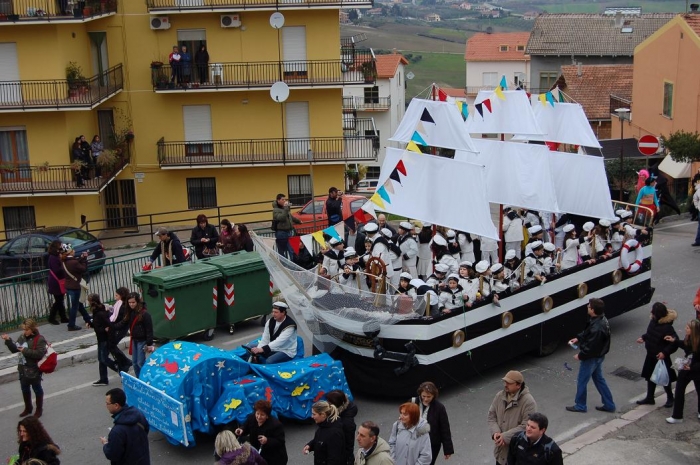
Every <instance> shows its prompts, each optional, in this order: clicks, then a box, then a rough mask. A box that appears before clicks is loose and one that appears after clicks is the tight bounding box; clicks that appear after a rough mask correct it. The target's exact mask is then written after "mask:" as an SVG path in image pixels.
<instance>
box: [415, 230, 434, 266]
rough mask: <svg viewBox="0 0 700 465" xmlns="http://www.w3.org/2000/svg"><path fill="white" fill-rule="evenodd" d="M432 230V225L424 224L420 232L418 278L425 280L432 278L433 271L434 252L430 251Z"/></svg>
mask: <svg viewBox="0 0 700 465" xmlns="http://www.w3.org/2000/svg"><path fill="white" fill-rule="evenodd" d="M432 228H433V225H432V224H430V223H423V227H422V228H421V230H420V232H418V265H417V266H416V273H417V276H420V277H421V278H423V279H425V278H426V277H427V276H430V273H431V271H432V269H433V252H432V251H431V250H430V244H431V242H432V240H433V229H432ZM414 276H416V275H414Z"/></svg>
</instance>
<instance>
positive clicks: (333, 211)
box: [326, 187, 343, 226]
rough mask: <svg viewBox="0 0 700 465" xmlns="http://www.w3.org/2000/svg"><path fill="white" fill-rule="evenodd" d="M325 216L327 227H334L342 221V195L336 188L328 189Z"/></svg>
mask: <svg viewBox="0 0 700 465" xmlns="http://www.w3.org/2000/svg"><path fill="white" fill-rule="evenodd" d="M326 215H327V216H328V226H334V225H336V224H338V223H340V222H341V221H343V193H342V192H340V191H339V190H338V188H336V187H331V188H330V189H328V199H326Z"/></svg>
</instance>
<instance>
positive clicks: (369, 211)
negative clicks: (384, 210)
mask: <svg viewBox="0 0 700 465" xmlns="http://www.w3.org/2000/svg"><path fill="white" fill-rule="evenodd" d="M361 208H362V210H364V211H366V212H367V214H368V215H370V216H371V217H372V218H376V217H377V212H376V211H374V205H373V204H372V202H365V203H364V204H363V205H362V207H361ZM358 211H360V210H358Z"/></svg>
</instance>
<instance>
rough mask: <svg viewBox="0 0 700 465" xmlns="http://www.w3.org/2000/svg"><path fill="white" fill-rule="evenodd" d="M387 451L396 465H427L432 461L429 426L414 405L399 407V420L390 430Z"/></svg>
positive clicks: (408, 403) (408, 404)
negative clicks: (388, 450)
mask: <svg viewBox="0 0 700 465" xmlns="http://www.w3.org/2000/svg"><path fill="white" fill-rule="evenodd" d="M389 449H390V453H391V459H392V460H393V461H394V463H395V464H396V465H429V464H430V463H431V461H432V460H433V454H432V450H431V448H430V425H429V424H428V420H426V419H425V418H421V416H420V410H419V409H418V406H417V405H416V404H414V403H412V402H406V403H405V404H402V405H401V406H400V407H399V419H398V421H396V422H395V423H394V426H393V427H392V428H391V437H390V438H389Z"/></svg>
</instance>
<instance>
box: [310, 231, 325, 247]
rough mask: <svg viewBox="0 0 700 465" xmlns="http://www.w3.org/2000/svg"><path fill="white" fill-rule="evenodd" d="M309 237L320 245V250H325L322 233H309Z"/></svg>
mask: <svg viewBox="0 0 700 465" xmlns="http://www.w3.org/2000/svg"><path fill="white" fill-rule="evenodd" d="M311 237H313V238H314V239H316V242H318V243H319V244H320V245H321V248H322V249H325V248H326V240H325V239H324V238H323V231H316V232H315V233H311Z"/></svg>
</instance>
